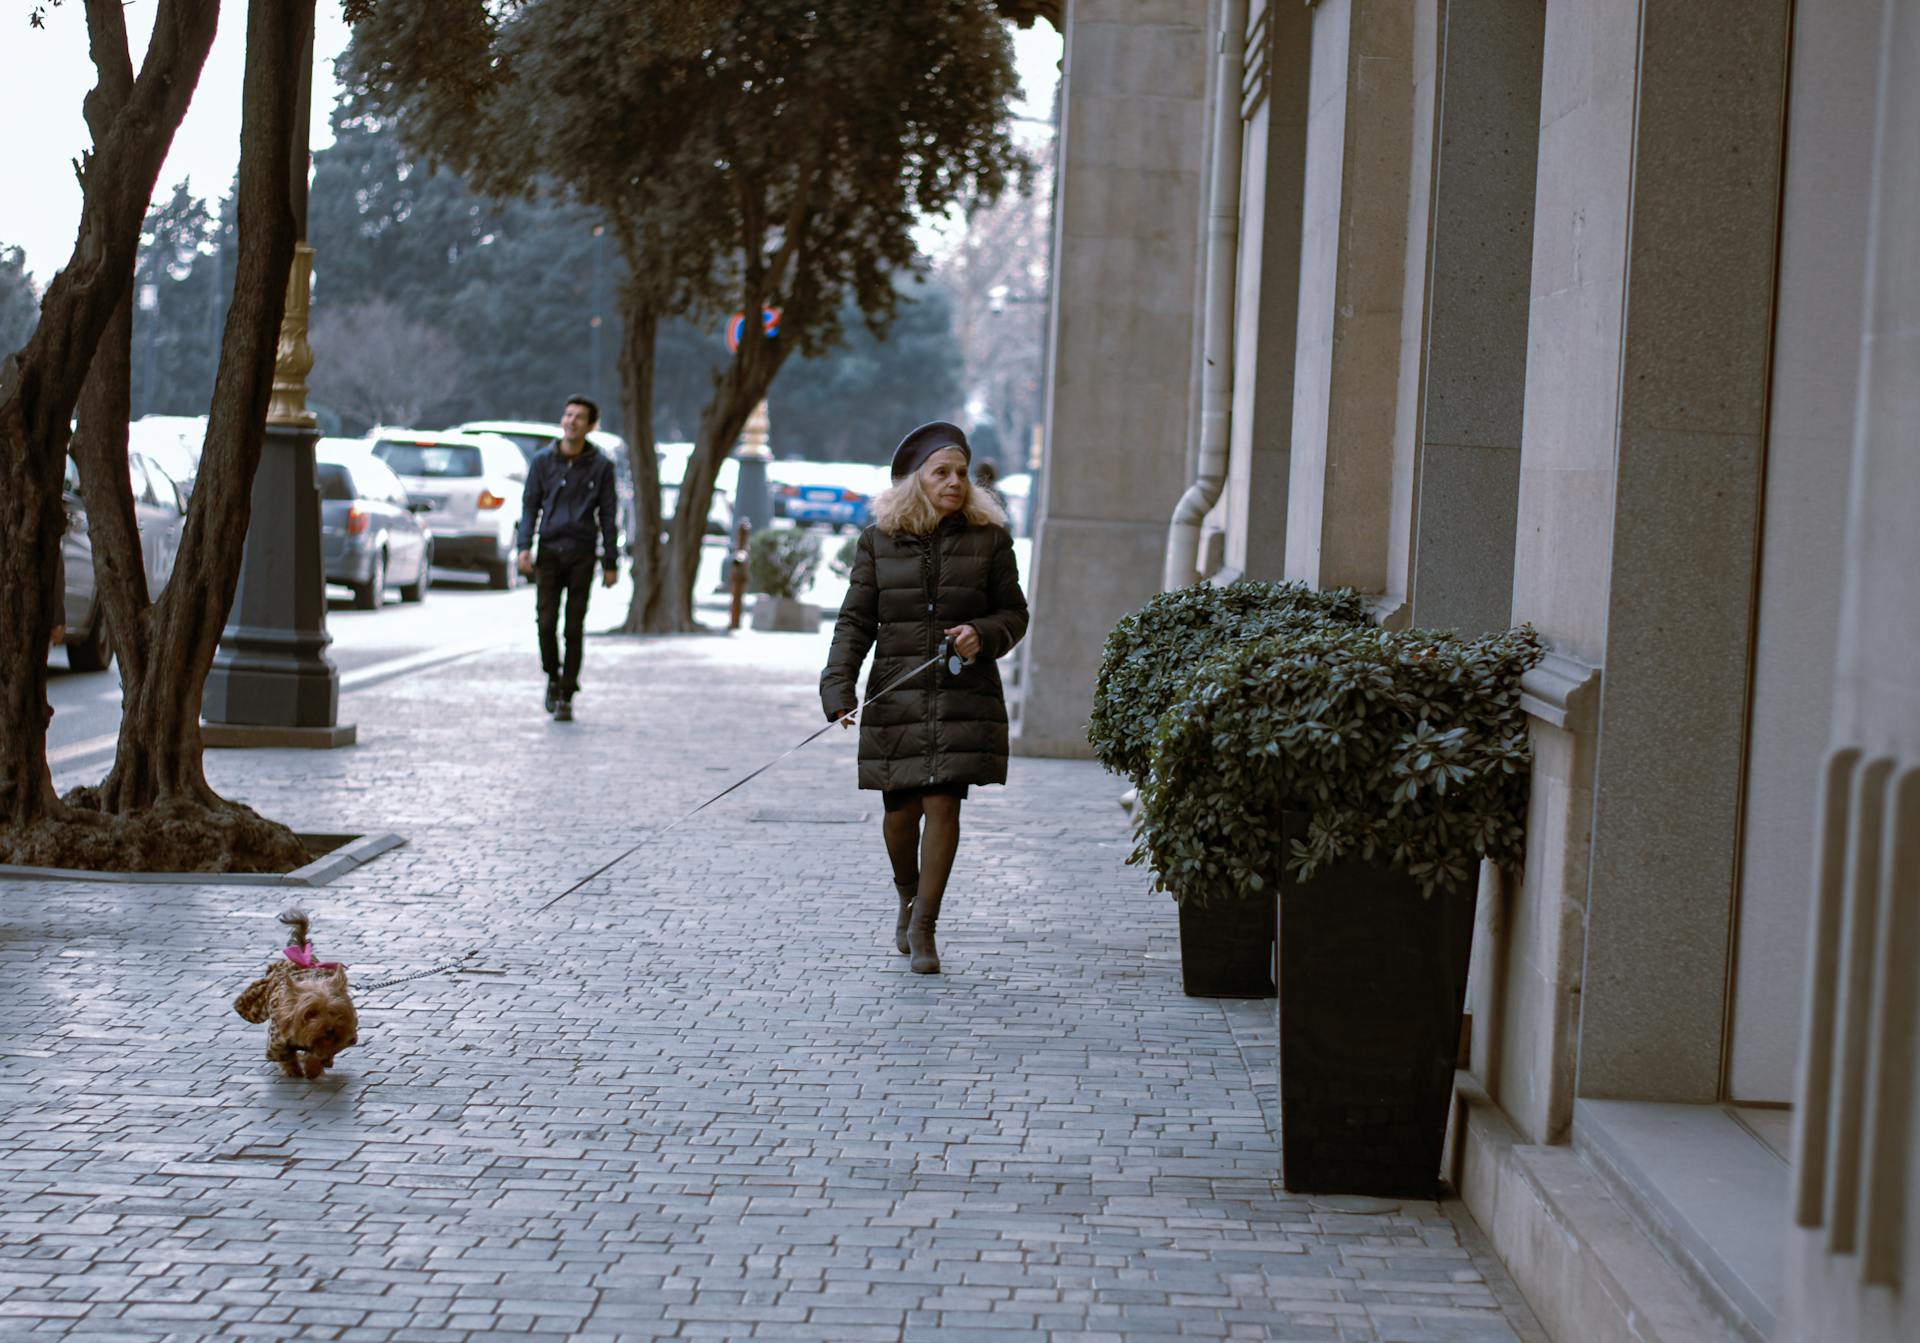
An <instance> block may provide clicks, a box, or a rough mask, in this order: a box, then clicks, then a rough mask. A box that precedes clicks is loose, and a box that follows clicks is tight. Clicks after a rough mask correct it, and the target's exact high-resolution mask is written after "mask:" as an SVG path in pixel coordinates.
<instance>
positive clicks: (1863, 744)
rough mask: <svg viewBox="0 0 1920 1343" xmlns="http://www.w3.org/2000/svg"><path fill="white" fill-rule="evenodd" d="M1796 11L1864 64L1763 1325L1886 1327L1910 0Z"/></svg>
mask: <svg viewBox="0 0 1920 1343" xmlns="http://www.w3.org/2000/svg"><path fill="white" fill-rule="evenodd" d="M1795 26H1796V36H1797V37H1798V36H1799V35H1800V34H1802V33H1803V32H1805V30H1806V29H1807V28H1809V27H1810V26H1817V27H1816V35H1817V34H1820V33H1825V34H1827V35H1828V39H1827V40H1824V41H1808V42H1806V44H1805V45H1806V47H1807V48H1809V49H1811V50H1812V51H1815V52H1817V53H1818V54H1819V55H1820V56H1825V57H1828V58H1829V60H1830V61H1831V63H1829V64H1825V65H1824V66H1823V67H1822V69H1823V73H1824V72H1830V73H1829V74H1828V77H1829V78H1831V79H1839V80H1845V79H1854V80H1870V79H1872V75H1871V74H1870V73H1869V72H1870V71H1872V70H1873V67H1874V66H1876V65H1877V66H1878V75H1879V78H1878V80H1877V94H1878V97H1877V99H1876V101H1877V103H1878V108H1877V111H1878V117H1877V121H1878V127H1877V135H1876V140H1877V143H1876V144H1875V147H1874V164H1873V188H1872V197H1871V207H1870V215H1869V219H1868V232H1867V266H1866V272H1865V273H1866V276H1867V284H1866V295H1867V310H1866V330H1865V333H1864V339H1863V341H1862V344H1861V346H1860V352H1861V356H1862V365H1863V367H1862V371H1861V378H1860V395H1859V400H1858V402H1857V404H1858V407H1859V418H1858V424H1857V428H1856V432H1855V434H1854V439H1853V452H1852V458H1853V461H1852V472H1851V482H1850V498H1849V504H1848V513H1847V526H1846V550H1847V554H1846V561H1845V564H1846V575H1845V580H1844V584H1845V587H1844V597H1843V600H1842V605H1841V613H1840V640H1839V656H1838V659H1837V661H1836V665H1835V676H1834V685H1835V690H1834V700H1833V734H1832V743H1833V750H1832V753H1831V755H1830V756H1829V757H1828V762H1827V767H1826V770H1825V787H1824V788H1823V797H1822V803H1821V807H1820V810H1819V814H1818V817H1817V821H1816V824H1817V826H1818V830H1819V843H1820V850H1821V856H1820V861H1819V863H1818V866H1817V868H1816V871H1815V880H1814V883H1813V896H1814V900H1813V908H1814V917H1813V920H1812V930H1813V942H1814V945H1813V948H1812V952H1811V954H1810V956H1809V957H1808V961H1807V964H1808V974H1807V978H1808V992H1807V996H1806V1010H1805V1013H1804V1016H1803V1021H1804V1023H1805V1033H1804V1038H1803V1041H1802V1048H1801V1056H1800V1083H1799V1095H1798V1103H1797V1105H1796V1110H1797V1114H1796V1124H1795V1129H1794V1140H1795V1150H1794V1171H1793V1184H1792V1188H1793V1202H1794V1222H1795V1224H1796V1230H1795V1231H1794V1232H1793V1234H1792V1235H1791V1237H1790V1245H1789V1250H1788V1254H1787V1266H1788V1273H1787V1290H1786V1296H1787V1301H1786V1309H1785V1312H1784V1322H1783V1327H1782V1329H1781V1332H1780V1335H1779V1336H1780V1337H1781V1338H1782V1339H1783V1340H1785V1341H1786V1343H1825V1340H1828V1339H1842V1338H1844V1339H1849V1340H1855V1341H1856V1343H1895V1341H1896V1340H1906V1339H1911V1338H1914V1337H1916V1336H1920V989H1917V988H1916V981H1915V975H1914V966H1915V964H1916V963H1920V615H1917V614H1916V607H1915V602H1914V575H1915V574H1917V573H1920V526H1916V525H1915V515H1916V513H1920V453H1916V452H1915V450H1914V426H1915V425H1916V424H1920V265H1916V260H1915V259H1916V258H1917V257H1920V131H1916V127H1920V12H1916V11H1915V9H1914V7H1913V6H1911V5H1903V4H1894V3H1886V4H1880V3H1875V4H1866V5H1863V4H1857V3H1836V4H1834V5H1832V6H1820V7H1817V8H1816V7H1814V6H1800V7H1797V8H1796V13H1795ZM1849 30H1851V31H1849ZM1810 36H1813V35H1810ZM1849 38H1850V39H1851V40H1850V41H1849V40H1848V39H1849ZM1834 39H1838V40H1839V41H1838V44H1836V42H1835V40H1834ZM1801 50H1802V47H1801V46H1800V45H1796V49H1795V59H1796V61H1798V60H1799V59H1800V51H1801ZM1833 58H1838V59H1837V60H1833ZM1796 119H1797V118H1796ZM1797 167H1798V165H1797V163H1796V162H1794V161H1793V160H1789V163H1788V169H1787V170H1788V173H1789V175H1791V174H1792V173H1794V172H1795V171H1796V170H1797ZM1814 171H1816V172H1817V171H1820V169H1819V167H1818V166H1816V167H1815V168H1814ZM1832 335H1833V337H1834V338H1835V339H1844V338H1845V337H1844V334H1843V333H1840V332H1834V333H1832Z"/></svg>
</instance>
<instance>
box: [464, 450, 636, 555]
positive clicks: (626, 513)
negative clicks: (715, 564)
mask: <svg viewBox="0 0 1920 1343" xmlns="http://www.w3.org/2000/svg"><path fill="white" fill-rule="evenodd" d="M452 432H454V433H456V434H498V435H500V437H502V438H504V439H506V440H508V441H509V442H511V443H512V444H513V445H514V446H515V447H516V448H518V449H520V455H521V456H523V457H525V458H526V459H527V465H528V466H532V465H533V459H534V457H535V456H537V455H538V454H539V453H540V451H541V450H542V449H543V448H550V447H552V446H553V445H554V444H555V443H558V442H559V441H560V426H559V425H557V424H543V423H541V422H540V421H538V420H469V421H467V422H466V423H465V424H456V425H455V426H454V427H453V431H452ZM587 442H589V443H591V444H593V446H594V447H596V448H598V449H600V451H602V452H604V453H606V454H607V456H609V457H611V458H612V459H613V483H614V489H615V490H616V491H618V493H619V496H620V550H621V553H622V554H626V555H631V554H632V553H633V545H632V541H631V538H632V536H633V535H634V533H635V532H637V531H638V530H639V529H640V521H639V519H640V514H639V512H638V511H637V510H636V509H635V507H634V503H633V463H632V462H630V461H628V460H627V441H626V440H625V439H623V438H621V437H620V435H618V434H610V433H608V432H607V431H606V430H604V429H589V430H588V431H587Z"/></svg>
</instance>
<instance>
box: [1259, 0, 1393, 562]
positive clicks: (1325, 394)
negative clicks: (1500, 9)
mask: <svg viewBox="0 0 1920 1343" xmlns="http://www.w3.org/2000/svg"><path fill="white" fill-rule="evenodd" d="M1415 12H1416V11H1415V7H1414V6H1412V5H1409V4H1407V3H1406V0H1322V3H1320V4H1319V5H1317V6H1315V8H1314V9H1313V50H1312V74H1311V78H1310V81H1309V85H1308V95H1307V96H1308V101H1309V108H1308V121H1307V152H1306V170H1305V171H1306V185H1305V193H1304V202H1303V218H1302V225H1301V239H1300V293H1299V314H1300V320H1299V328H1298V337H1297V354H1296V361H1295V374H1294V395H1293V434H1292V462H1291V467H1292V472H1291V480H1290V482H1289V485H1288V491H1287V536H1286V577H1288V578H1291V579H1297V580H1300V581H1302V582H1306V583H1311V584H1314V585H1315V586H1318V587H1337V586H1342V585H1351V586H1353V587H1357V588H1360V589H1361V590H1363V591H1366V592H1372V593H1388V592H1395V591H1398V592H1400V594H1401V595H1402V596H1404V576H1402V577H1401V578H1398V579H1396V578H1395V577H1393V575H1392V573H1391V566H1390V563H1389V554H1388V552H1389V545H1390V532H1391V510H1392V507H1393V497H1394V483H1393V475H1394V460H1393V439H1394V423H1395V412H1396V399H1397V395H1398V384H1399V376H1400V341H1401V314H1402V305H1403V301H1404V297H1405V295H1404V285H1405V275H1406V271H1405V265H1406V250H1407V209H1408V201H1409V172H1410V169H1411V166H1412V158H1411V155H1412V141H1411V137H1412V129H1413V118H1414V83H1413V63H1412V62H1413V43H1414V25H1415Z"/></svg>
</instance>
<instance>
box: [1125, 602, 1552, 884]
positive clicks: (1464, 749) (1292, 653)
mask: <svg viewBox="0 0 1920 1343" xmlns="http://www.w3.org/2000/svg"><path fill="white" fill-rule="evenodd" d="M1540 652H1541V649H1540V641H1539V637H1538V636H1537V635H1536V634H1535V633H1534V632H1533V630H1532V629H1530V628H1527V629H1518V630H1508V631H1506V632H1505V633H1502V634H1497V635H1488V636H1486V637H1484V638H1479V639H1465V638H1460V637H1458V636H1455V635H1450V634H1445V633H1438V632H1435V631H1431V630H1412V631H1405V632H1394V631H1388V630H1380V629H1367V628H1361V627H1357V626H1353V625H1343V624H1337V623H1334V622H1332V621H1321V622H1319V623H1317V624H1304V625H1301V626H1300V627H1298V628H1295V629H1290V630H1287V631H1286V632H1284V633H1280V634H1275V635H1270V636H1268V637H1267V638H1264V639H1260V640H1257V641H1255V642H1252V643H1249V644H1247V645H1245V646H1243V647H1239V648H1234V649H1230V650H1228V651H1226V652H1224V653H1221V654H1218V655H1216V656H1215V657H1214V658H1212V659H1211V660H1209V661H1208V662H1207V663H1206V664H1205V665H1204V666H1202V667H1200V668H1198V669H1197V670H1196V671H1195V672H1194V674H1193V675H1192V676H1191V677H1189V678H1188V679H1187V681H1186V683H1185V688H1184V691H1183V693H1182V694H1181V695H1180V697H1179V699H1178V700H1177V701H1176V702H1175V703H1174V704H1173V705H1172V706H1171V707H1170V709H1169V710H1168V712H1166V713H1165V714H1164V715H1163V716H1162V717H1161V719H1160V725H1159V728H1158V730H1157V732H1156V734H1155V737H1154V744H1153V754H1152V768H1151V769H1150V770H1149V771H1148V773H1147V777H1146V778H1145V780H1144V781H1143V783H1142V785H1141V790H1140V793H1141V797H1140V800H1141V805H1142V810H1143V811H1144V813H1145V822H1144V824H1143V825H1142V827H1141V831H1140V836H1139V842H1138V844H1137V846H1136V848H1135V850H1134V853H1133V859H1132V860H1133V861H1139V860H1141V859H1148V860H1150V861H1151V862H1152V864H1153V868H1154V872H1155V874H1156V879H1157V880H1156V887H1157V888H1158V889H1162V890H1167V891H1170V892H1172V894H1173V896H1174V898H1175V899H1176V900H1179V901H1181V902H1183V903H1184V902H1187V901H1195V902H1199V903H1201V904H1204V903H1206V902H1207V901H1209V900H1214V899H1232V898H1235V897H1236V896H1238V895H1240V894H1241V893H1243V892H1247V891H1260V890H1264V889H1268V888H1269V886H1270V885H1272V884H1275V883H1277V882H1278V881H1279V879H1280V876H1281V868H1282V864H1283V863H1284V864H1285V866H1286V869H1287V871H1288V873H1289V874H1290V875H1291V876H1293V877H1294V878H1297V879H1299V880H1301V881H1305V880H1308V879H1310V878H1311V877H1312V876H1313V875H1314V873H1315V872H1317V871H1319V870H1321V869H1322V868H1324V867H1326V866H1327V865H1329V864H1331V863H1334V862H1336V861H1338V860H1340V859H1344V858H1350V857H1351V858H1358V859H1361V860H1363V861H1377V862H1382V863H1386V864H1389V865H1391V866H1393V867H1396V868H1399V869H1401V870H1402V871H1404V872H1405V873H1407V874H1408V875H1409V876H1410V877H1412V878H1413V879H1414V880H1415V881H1416V882H1418V883H1419V886H1420V889H1421V890H1422V891H1423V892H1424V893H1426V894H1432V893H1433V892H1435V891H1437V890H1450V889H1457V888H1459V887H1461V886H1463V885H1465V884H1466V883H1468V882H1470V881H1471V880H1473V878H1474V876H1475V872H1476V865H1477V863H1478V861H1479V860H1480V859H1483V858H1489V859H1492V860H1494V861H1495V862H1499V863H1506V864H1512V863H1516V862H1517V861H1518V860H1519V859H1520V857H1521V856H1522V853H1523V852H1524V849H1525V843H1526V831H1525V823H1526V806H1527V783H1528V770H1529V766H1530V762H1531V755H1530V751H1529V746H1528V740H1527V724H1526V715H1525V713H1524V712H1523V711H1522V709H1521V708H1520V676H1521V674H1522V673H1523V672H1524V671H1526V669H1527V668H1528V667H1531V666H1532V665H1533V664H1534V663H1535V662H1536V661H1538V660H1539V658H1540ZM1286 812H1298V813H1304V814H1305V815H1307V816H1308V817H1309V818H1310V820H1309V823H1308V826H1307V830H1306V833H1305V836H1304V838H1302V839H1296V840H1294V841H1293V842H1292V843H1291V844H1290V845H1289V844H1285V843H1283V840H1282V837H1281V826H1282V820H1281V818H1282V815H1283V814H1284V813H1286Z"/></svg>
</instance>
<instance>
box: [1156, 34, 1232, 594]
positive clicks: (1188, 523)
mask: <svg viewBox="0 0 1920 1343" xmlns="http://www.w3.org/2000/svg"><path fill="white" fill-rule="evenodd" d="M1246 44H1247V0H1223V3H1222V4H1221V6H1220V34H1219V40H1218V51H1219V59H1218V66H1219V69H1218V72H1217V74H1216V75H1215V78H1214V90H1215V93H1214V103H1213V162H1212V164H1211V165H1210V166H1211V173H1210V177H1211V181H1210V182H1209V183H1208V188H1207V273H1206V294H1205V296H1204V299H1203V302H1204V305H1205V306H1204V308H1203V309H1202V317H1201V320H1202V321H1203V322H1204V323H1205V327H1204V331H1203V335H1202V343H1201V357H1202V359H1203V361H1204V364H1203V368H1202V372H1201V381H1200V430H1199V437H1200V442H1199V446H1198V451H1197V452H1196V453H1195V464H1194V481H1193V483H1192V484H1191V485H1189V486H1188V487H1187V492H1186V493H1185V494H1183V495H1181V496H1180V502H1179V503H1178V504H1177V505H1175V507H1174V510H1173V520H1172V522H1171V523H1170V524H1169V525H1168V528H1167V563H1166V570H1165V572H1164V574H1163V575H1162V578H1161V586H1162V587H1163V588H1164V589H1165V590H1167V591H1172V590H1173V589H1175V588H1183V587H1185V586H1186V585H1187V584H1189V583H1191V582H1193V581H1194V580H1195V579H1197V578H1199V577H1201V574H1200V524H1201V523H1202V522H1203V521H1204V520H1205V519H1206V516H1207V513H1208V512H1209V511H1210V510H1211V509H1212V508H1213V506H1214V504H1215V503H1217V502H1218V501H1219V499H1220V491H1221V489H1222V488H1224V487H1225V485H1226V481H1227V434H1228V430H1229V428H1230V424H1231V420H1232V415H1233V319H1234V312H1233V306H1234V305H1233V300H1234V287H1235V283H1236V279H1237V276H1238V273H1239V263H1240V146H1241V132H1242V127H1243V123H1242V122H1241V120H1240V86H1241V82H1242V80H1243V78H1244V74H1245V66H1246Z"/></svg>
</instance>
